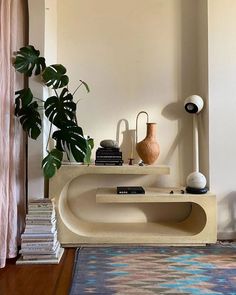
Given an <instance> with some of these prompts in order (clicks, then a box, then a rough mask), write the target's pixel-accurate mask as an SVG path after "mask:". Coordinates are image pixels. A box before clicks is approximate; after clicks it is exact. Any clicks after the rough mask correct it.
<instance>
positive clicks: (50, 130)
mask: <svg viewBox="0 0 236 295" xmlns="http://www.w3.org/2000/svg"><path fill="white" fill-rule="evenodd" d="M51 132H52V123H51V124H50V129H49V134H48V140H47V145H46V150H47V152H48V153H49V150H48V146H49V139H50V135H51Z"/></svg>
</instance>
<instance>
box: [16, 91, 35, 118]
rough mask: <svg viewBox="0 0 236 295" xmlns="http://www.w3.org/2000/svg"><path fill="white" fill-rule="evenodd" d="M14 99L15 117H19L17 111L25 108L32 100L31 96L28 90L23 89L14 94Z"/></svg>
mask: <svg viewBox="0 0 236 295" xmlns="http://www.w3.org/2000/svg"><path fill="white" fill-rule="evenodd" d="M15 94H16V95H17V96H16V99H15V115H16V116H18V115H19V111H20V109H21V108H25V107H27V105H29V104H30V103H31V101H32V100H33V94H32V92H31V90H30V88H24V89H21V90H18V91H16V92H15Z"/></svg>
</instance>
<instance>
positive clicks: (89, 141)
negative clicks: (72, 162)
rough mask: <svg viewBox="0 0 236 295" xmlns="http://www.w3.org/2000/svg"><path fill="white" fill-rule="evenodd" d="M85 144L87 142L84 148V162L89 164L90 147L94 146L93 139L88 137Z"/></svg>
mask: <svg viewBox="0 0 236 295" xmlns="http://www.w3.org/2000/svg"><path fill="white" fill-rule="evenodd" d="M86 144H87V149H86V154H85V157H84V164H90V162H91V154H92V149H93V148H94V140H93V138H88V139H87V140H86Z"/></svg>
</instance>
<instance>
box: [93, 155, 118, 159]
mask: <svg viewBox="0 0 236 295" xmlns="http://www.w3.org/2000/svg"><path fill="white" fill-rule="evenodd" d="M96 160H122V156H121V155H118V156H116V155H115V156H114V155H101V156H100V155H96Z"/></svg>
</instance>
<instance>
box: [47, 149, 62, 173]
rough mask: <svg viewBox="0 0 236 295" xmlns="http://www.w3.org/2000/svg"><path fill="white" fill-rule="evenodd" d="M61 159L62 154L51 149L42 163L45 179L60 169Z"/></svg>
mask: <svg viewBox="0 0 236 295" xmlns="http://www.w3.org/2000/svg"><path fill="white" fill-rule="evenodd" d="M62 157H63V152H61V151H59V150H57V149H53V150H51V152H50V153H49V154H48V155H47V156H46V157H45V158H44V159H43V161H42V167H43V174H44V176H45V177H46V178H51V177H53V176H54V175H55V173H56V171H57V170H58V169H59V168H60V167H61V161H62Z"/></svg>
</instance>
